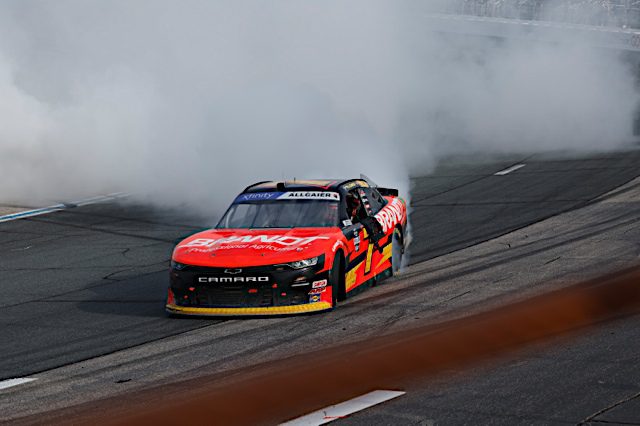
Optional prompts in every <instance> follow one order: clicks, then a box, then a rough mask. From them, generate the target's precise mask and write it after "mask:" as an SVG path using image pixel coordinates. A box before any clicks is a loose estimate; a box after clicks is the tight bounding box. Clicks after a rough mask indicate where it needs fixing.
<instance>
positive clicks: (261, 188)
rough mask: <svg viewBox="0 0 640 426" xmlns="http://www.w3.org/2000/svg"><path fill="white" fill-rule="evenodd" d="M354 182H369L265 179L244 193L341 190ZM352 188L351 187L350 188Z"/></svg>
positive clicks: (355, 183) (356, 181) (356, 183)
mask: <svg viewBox="0 0 640 426" xmlns="http://www.w3.org/2000/svg"><path fill="white" fill-rule="evenodd" d="M351 182H353V187H354V188H356V187H359V186H364V187H367V186H369V184H368V183H367V182H366V181H365V180H363V179H313V180H282V181H264V182H258V183H254V184H253V185H249V186H248V187H246V188H245V190H244V191H243V193H247V192H271V191H331V192H336V191H340V189H346V188H343V186H345V185H346V184H348V183H351ZM349 189H351V188H349Z"/></svg>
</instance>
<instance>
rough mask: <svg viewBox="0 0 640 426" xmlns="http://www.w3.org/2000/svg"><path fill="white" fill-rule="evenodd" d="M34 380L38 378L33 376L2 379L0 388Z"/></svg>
mask: <svg viewBox="0 0 640 426" xmlns="http://www.w3.org/2000/svg"><path fill="white" fill-rule="evenodd" d="M34 380H38V379H37V378H35V377H19V378H16V379H8V380H2V381H0V389H7V388H11V387H14V386H18V385H21V384H24V383H29V382H33V381H34Z"/></svg>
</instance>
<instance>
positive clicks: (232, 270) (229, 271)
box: [224, 269, 242, 275]
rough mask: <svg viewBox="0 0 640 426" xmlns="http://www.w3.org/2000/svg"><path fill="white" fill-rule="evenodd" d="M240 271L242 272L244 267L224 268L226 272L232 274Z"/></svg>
mask: <svg viewBox="0 0 640 426" xmlns="http://www.w3.org/2000/svg"><path fill="white" fill-rule="evenodd" d="M240 272H242V269H225V270H224V273H225V274H231V275H235V274H239V273H240Z"/></svg>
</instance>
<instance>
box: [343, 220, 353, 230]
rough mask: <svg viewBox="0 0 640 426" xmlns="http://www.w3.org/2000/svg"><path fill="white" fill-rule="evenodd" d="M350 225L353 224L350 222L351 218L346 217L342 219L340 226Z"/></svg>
mask: <svg viewBox="0 0 640 426" xmlns="http://www.w3.org/2000/svg"><path fill="white" fill-rule="evenodd" d="M351 225H353V222H351V219H347V220H343V221H342V226H344V227H345V228H346V227H347V226H351Z"/></svg>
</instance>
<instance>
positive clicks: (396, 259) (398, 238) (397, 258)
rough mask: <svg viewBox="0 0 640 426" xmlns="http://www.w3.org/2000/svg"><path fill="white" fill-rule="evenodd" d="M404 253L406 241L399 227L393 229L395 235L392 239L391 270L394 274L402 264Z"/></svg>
mask: <svg viewBox="0 0 640 426" xmlns="http://www.w3.org/2000/svg"><path fill="white" fill-rule="evenodd" d="M403 254H404V243H403V242H402V235H401V234H400V230H399V229H398V228H396V229H394V230H393V237H392V240H391V271H392V272H393V275H394V276H395V275H397V273H398V271H400V267H401V266H402V255H403Z"/></svg>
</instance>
